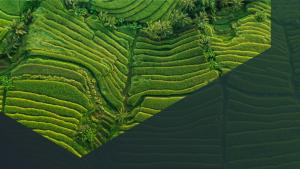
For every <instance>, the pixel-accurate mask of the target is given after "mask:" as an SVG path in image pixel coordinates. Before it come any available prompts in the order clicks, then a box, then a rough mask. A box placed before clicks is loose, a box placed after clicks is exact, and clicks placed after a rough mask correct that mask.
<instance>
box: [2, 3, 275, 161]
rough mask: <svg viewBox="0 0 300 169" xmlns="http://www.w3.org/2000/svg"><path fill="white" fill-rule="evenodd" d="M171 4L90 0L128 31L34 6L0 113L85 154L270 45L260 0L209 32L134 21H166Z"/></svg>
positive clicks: (59, 7) (50, 6)
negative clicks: (152, 31)
mask: <svg viewBox="0 0 300 169" xmlns="http://www.w3.org/2000/svg"><path fill="white" fill-rule="evenodd" d="M177 3H178V1H176V0H153V1H151V0H149V1H148V0H147V1H146V0H143V1H138V0H126V1H122V3H121V1H120V0H114V1H101V0H95V1H89V4H88V5H90V6H91V8H92V9H93V10H96V11H98V12H99V11H106V12H107V13H108V14H109V15H110V17H108V18H110V19H111V18H112V17H116V18H124V19H125V20H126V22H128V23H127V24H129V25H130V24H132V25H133V27H135V28H134V29H132V28H130V26H129V27H128V25H121V26H119V27H116V28H113V27H108V26H107V25H105V24H104V21H101V19H100V17H99V16H98V14H99V13H96V14H85V13H84V12H83V13H81V15H79V14H78V11H76V9H68V7H67V6H66V4H65V3H64V1H62V0H44V1H43V2H42V3H41V4H40V6H39V7H37V9H36V10H35V11H34V12H33V13H32V16H33V19H32V22H31V23H30V24H29V25H28V33H27V32H26V35H25V37H24V39H23V40H24V44H22V45H23V46H22V49H23V48H24V51H25V52H24V53H22V56H20V57H21V58H22V59H21V60H19V61H18V64H15V65H13V66H12V67H11V68H10V70H9V72H8V73H7V74H6V75H7V77H9V78H10V80H12V82H13V86H12V88H9V89H8V90H0V91H1V92H2V93H1V92H0V94H2V95H1V99H0V100H1V102H2V100H3V104H1V106H2V105H4V107H2V109H1V110H2V111H3V112H4V113H5V114H6V115H7V116H9V117H11V118H13V119H16V120H17V121H18V122H20V123H22V124H24V125H25V126H27V127H29V128H32V129H33V130H34V131H36V132H37V133H40V134H41V135H42V136H44V137H46V138H48V139H49V140H51V141H53V142H55V143H57V144H58V145H60V146H62V147H64V148H65V149H67V150H69V151H71V152H72V153H74V154H75V155H77V156H79V157H82V156H83V155H86V154H87V153H89V152H90V151H92V150H94V149H96V148H98V147H99V146H101V145H103V144H104V143H106V142H107V141H109V140H110V139H112V138H114V137H116V136H118V135H120V134H121V133H123V132H124V131H126V130H128V129H130V128H132V127H133V126H135V125H137V124H139V123H141V122H143V121H144V120H146V119H148V118H150V117H152V116H153V115H155V114H157V113H159V112H160V111H162V110H164V109H166V108H167V107H169V106H170V105H172V104H174V103H175V102H177V101H179V100H181V99H183V98H184V97H185V96H187V95H189V94H191V93H193V92H195V91H196V90H198V89H200V88H201V87H203V86H205V85H207V84H209V83H210V82H212V81H213V80H215V79H217V78H218V77H220V76H222V74H223V73H226V72H228V71H229V70H231V69H233V68H235V67H236V66H238V65H240V64H242V63H244V62H246V61H247V60H249V59H251V58H253V57H255V56H256V55H258V54H259V53H261V52H263V51H264V50H266V49H268V48H269V47H270V4H269V1H267V0H262V1H256V2H253V3H249V4H247V6H246V7H245V8H246V11H242V13H241V14H238V17H237V19H236V18H234V19H230V18H229V19H228V17H227V16H222V15H221V14H217V18H216V24H215V25H211V27H212V31H211V35H205V34H204V33H203V31H202V30H201V29H200V28H199V27H198V26H196V25H193V24H191V25H188V26H186V27H184V29H182V30H181V29H179V30H175V31H174V32H175V34H173V35H170V36H169V37H167V38H164V39H153V38H151V37H150V36H148V35H146V34H145V32H143V30H141V29H140V28H138V27H139V26H142V27H143V26H145V25H146V24H145V22H152V21H159V22H157V23H158V24H160V23H164V22H165V21H166V18H168V16H169V15H170V13H171V12H173V11H174V9H176V5H178V4H177ZM262 9H263V10H264V11H265V12H264V13H263V14H262V15H258V14H259V11H261V10H262ZM80 10H83V9H82V8H80ZM83 11H84V10H83ZM81 12H82V11H81ZM0 14H1V13H0ZM182 14H183V15H184V13H182ZM1 16H2V15H0V17H1ZM3 16H4V15H3ZM5 16H6V15H5ZM258 19H259V21H258ZM0 21H1V20H0ZM233 23H235V26H233ZM206 24H211V23H206ZM132 25H131V26H132ZM134 25H135V26H134ZM147 25H148V24H147ZM160 29H164V28H160ZM224 30H225V31H224ZM176 31H179V32H176ZM204 42H207V43H206V44H205V43H204ZM208 45H210V46H209V47H210V48H211V51H210V52H213V54H214V57H215V58H213V62H212V61H211V60H210V59H208V57H207V56H206V52H207V51H206V50H207V48H208ZM214 64H219V66H220V67H216V66H215V65H214ZM2 96H3V97H2ZM2 98H3V99H2Z"/></svg>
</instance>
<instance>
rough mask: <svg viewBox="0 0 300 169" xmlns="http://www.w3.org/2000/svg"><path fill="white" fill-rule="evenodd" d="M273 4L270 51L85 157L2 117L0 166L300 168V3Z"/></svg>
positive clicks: (29, 168) (293, 0)
mask: <svg viewBox="0 0 300 169" xmlns="http://www.w3.org/2000/svg"><path fill="white" fill-rule="evenodd" d="M272 1H273V6H272V8H273V9H272V12H273V21H272V22H273V23H272V48H271V49H270V50H268V51H266V52H265V53H263V54H261V55H260V56H257V57H256V58H254V59H252V60H250V61H248V62H247V63H245V64H243V65H241V66H239V67H238V68H236V69H234V70H233V71H231V72H230V73H228V74H227V75H225V76H223V77H222V78H220V79H219V80H217V81H215V82H213V83H211V84H210V85H208V86H206V87H204V88H202V89H200V90H199V91H197V92H195V93H193V94H191V95H190V96H188V97H186V98H185V99H184V100H182V101H180V102H178V103H176V104H174V105H173V106H171V107H169V108H168V109H166V110H164V111H163V112H161V113H159V114H158V115H156V116H155V117H153V118H151V119H149V120H147V121H145V122H144V123H143V124H141V125H139V126H137V127H135V128H133V129H132V130H130V131H128V132H127V133H125V134H123V135H121V136H119V137H118V138H116V139H114V140H112V141H110V142H109V143H107V144H106V145H104V146H102V147H101V148H100V149H98V150H96V151H94V152H93V153H91V154H89V155H88V156H86V157H84V158H82V159H79V158H77V157H75V156H74V155H72V154H71V153H69V152H67V151H65V150H63V149H61V148H60V147H59V146H56V145H55V144H53V143H50V141H47V140H46V139H44V138H42V137H41V136H39V135H38V134H36V133H34V132H31V130H30V129H27V128H26V127H23V126H22V125H20V124H18V123H17V122H15V121H14V120H11V119H9V118H7V117H4V116H3V115H1V116H0V134H1V136H0V137H1V139H0V149H1V160H0V161H1V163H0V168H2V167H3V168H5V169H127V168H128V169H298V168H300V95H299V92H300V14H299V9H300V1H299V0H285V1H283V0H272Z"/></svg>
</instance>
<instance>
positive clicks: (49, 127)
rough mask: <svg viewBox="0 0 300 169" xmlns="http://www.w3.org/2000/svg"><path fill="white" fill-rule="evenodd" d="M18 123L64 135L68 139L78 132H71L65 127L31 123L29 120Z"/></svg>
mask: <svg viewBox="0 0 300 169" xmlns="http://www.w3.org/2000/svg"><path fill="white" fill-rule="evenodd" d="M18 122H20V123H21V124H23V125H25V126H26V127H29V128H32V129H40V130H50V131H54V132H56V133H61V134H64V135H66V136H68V137H74V136H75V134H76V131H74V130H70V129H67V128H65V127H61V126H58V125H56V124H52V123H45V122H36V121H29V120H18Z"/></svg>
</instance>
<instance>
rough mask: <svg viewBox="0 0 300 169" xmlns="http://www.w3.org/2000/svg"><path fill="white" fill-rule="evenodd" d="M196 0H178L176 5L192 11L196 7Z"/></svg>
mask: <svg viewBox="0 0 300 169" xmlns="http://www.w3.org/2000/svg"><path fill="white" fill-rule="evenodd" d="M195 3H196V0H180V2H179V4H178V6H179V8H181V9H183V10H185V11H192V10H194V9H195V8H196V4H195Z"/></svg>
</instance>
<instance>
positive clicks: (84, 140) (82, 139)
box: [75, 116, 98, 150]
mask: <svg viewBox="0 0 300 169" xmlns="http://www.w3.org/2000/svg"><path fill="white" fill-rule="evenodd" d="M97 132H98V131H97V124H95V123H94V122H93V121H92V120H91V119H90V118H89V117H88V116H85V117H83V118H82V120H81V124H80V126H79V131H78V133H77V135H76V136H75V140H76V141H77V142H78V143H79V144H80V145H82V146H83V147H87V148H88V149H90V150H92V149H95V148H96V147H98V144H97Z"/></svg>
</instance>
